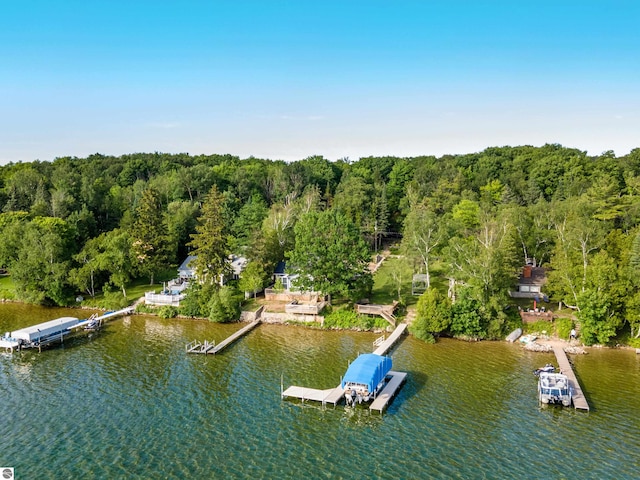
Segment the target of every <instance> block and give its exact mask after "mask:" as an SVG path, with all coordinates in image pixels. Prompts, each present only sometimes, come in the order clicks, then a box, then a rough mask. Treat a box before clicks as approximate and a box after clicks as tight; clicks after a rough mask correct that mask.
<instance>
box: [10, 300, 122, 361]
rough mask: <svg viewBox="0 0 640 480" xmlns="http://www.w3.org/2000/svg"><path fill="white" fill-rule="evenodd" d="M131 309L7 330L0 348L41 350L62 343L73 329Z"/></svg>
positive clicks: (66, 318) (87, 325)
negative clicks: (55, 343) (82, 318)
mask: <svg viewBox="0 0 640 480" xmlns="http://www.w3.org/2000/svg"><path fill="white" fill-rule="evenodd" d="M133 311H134V309H133V307H127V308H123V309H122V310H118V311H117V312H108V313H105V314H103V315H100V316H96V315H91V317H89V318H88V319H86V320H80V319H78V318H75V317H62V318H57V319H55V320H49V321H48V322H43V323H39V324H37V325H32V326H31V327H25V328H21V329H20V330H14V331H13V332H7V333H6V334H5V336H4V337H2V338H0V348H4V349H5V350H6V351H7V352H13V351H14V350H18V351H19V350H22V349H23V348H37V349H38V351H40V352H41V351H42V347H44V346H47V345H50V344H52V343H54V342H57V341H59V342H60V343H63V342H64V337H65V335H68V334H70V333H71V332H72V331H73V330H76V329H79V328H83V327H84V328H90V329H95V328H97V327H99V326H102V323H103V322H104V321H105V320H107V319H109V318H113V317H118V316H121V315H130V314H131V313H133Z"/></svg>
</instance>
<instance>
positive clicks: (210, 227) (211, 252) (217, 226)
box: [189, 185, 257, 283]
mask: <svg viewBox="0 0 640 480" xmlns="http://www.w3.org/2000/svg"><path fill="white" fill-rule="evenodd" d="M223 202H224V197H223V196H222V194H221V193H220V192H219V191H218V188H217V187H216V186H215V185H214V186H213V187H212V188H211V190H210V191H209V193H208V195H207V197H206V198H205V201H204V203H203V204H202V209H201V211H202V215H201V216H200V217H199V218H198V225H197V226H196V233H194V234H192V235H191V239H192V240H191V242H189V246H190V247H191V248H192V249H193V250H192V252H191V254H192V255H195V256H196V259H195V260H193V261H192V265H193V266H194V267H195V271H196V275H197V276H198V278H199V279H200V281H202V282H207V283H214V282H215V281H216V280H217V278H218V277H219V276H220V275H221V274H225V273H227V272H228V270H229V263H228V262H227V257H228V255H229V246H228V242H227V235H226V225H225V222H224V212H223V209H224V207H223ZM256 228H257V226H256Z"/></svg>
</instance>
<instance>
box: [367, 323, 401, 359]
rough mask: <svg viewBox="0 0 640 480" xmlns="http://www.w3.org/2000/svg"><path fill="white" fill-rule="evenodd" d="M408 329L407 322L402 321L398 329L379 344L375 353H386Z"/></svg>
mask: <svg viewBox="0 0 640 480" xmlns="http://www.w3.org/2000/svg"><path fill="white" fill-rule="evenodd" d="M406 329H407V324H406V323H401V324H400V325H398V326H397V327H396V329H395V330H394V331H393V332H392V333H391V335H389V338H387V339H386V340H385V341H383V342H381V343H380V345H378V348H376V349H375V350H374V351H373V353H375V354H376V355H383V356H384V355H386V353H387V352H388V351H389V350H390V349H391V347H392V346H393V344H394V343H396V342H397V341H398V339H399V338H400V336H401V335H402V334H403V333H404V332H405V330H406Z"/></svg>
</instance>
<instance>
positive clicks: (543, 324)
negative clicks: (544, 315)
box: [522, 320, 553, 333]
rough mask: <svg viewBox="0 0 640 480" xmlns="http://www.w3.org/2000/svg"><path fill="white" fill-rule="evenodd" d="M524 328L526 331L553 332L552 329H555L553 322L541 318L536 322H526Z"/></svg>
mask: <svg viewBox="0 0 640 480" xmlns="http://www.w3.org/2000/svg"><path fill="white" fill-rule="evenodd" d="M522 330H523V332H524V333H542V332H547V333H551V330H553V324H551V323H549V322H548V321H546V320H539V321H537V322H535V323H525V324H524V325H523V326H522Z"/></svg>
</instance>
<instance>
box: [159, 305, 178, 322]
mask: <svg viewBox="0 0 640 480" xmlns="http://www.w3.org/2000/svg"><path fill="white" fill-rule="evenodd" d="M158 316H159V317H160V318H165V319H166V318H176V317H177V316H178V309H177V308H176V307H172V306H171V305H165V306H164V307H160V308H159V309H158Z"/></svg>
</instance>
